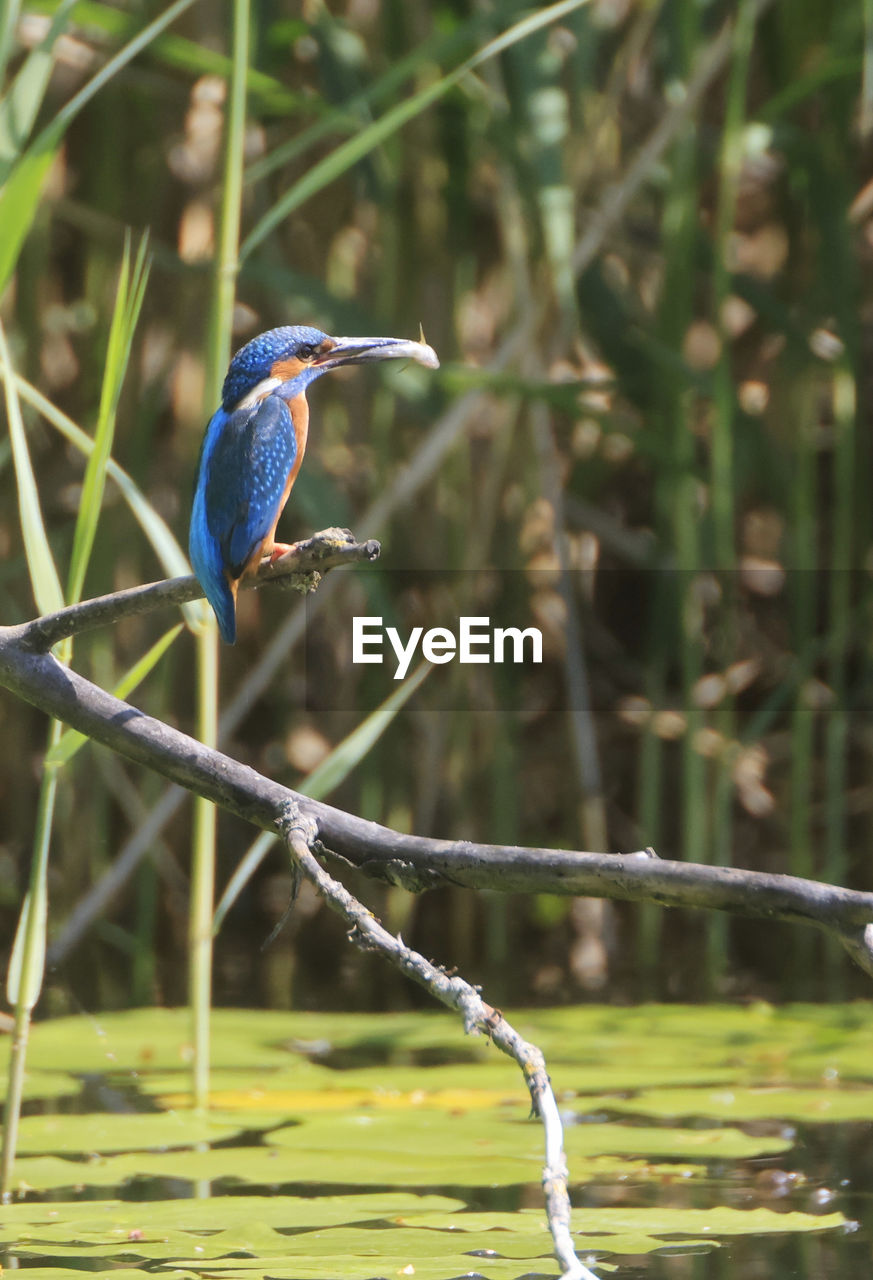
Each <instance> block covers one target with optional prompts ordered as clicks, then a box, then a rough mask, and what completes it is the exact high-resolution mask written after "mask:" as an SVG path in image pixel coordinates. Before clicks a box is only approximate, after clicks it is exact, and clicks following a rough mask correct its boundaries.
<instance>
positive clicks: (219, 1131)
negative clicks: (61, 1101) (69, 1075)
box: [18, 1111, 241, 1155]
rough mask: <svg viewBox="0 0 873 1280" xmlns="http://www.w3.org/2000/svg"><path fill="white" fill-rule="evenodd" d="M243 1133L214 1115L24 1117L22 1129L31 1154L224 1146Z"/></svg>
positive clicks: (21, 1146) (23, 1145)
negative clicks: (201, 1145) (227, 1140)
mask: <svg viewBox="0 0 873 1280" xmlns="http://www.w3.org/2000/svg"><path fill="white" fill-rule="evenodd" d="M239 1132H241V1128H240V1125H239V1122H238V1121H234V1122H233V1125H230V1124H229V1123H227V1122H224V1123H222V1122H221V1120H220V1119H219V1118H217V1117H216V1116H214V1115H213V1116H209V1117H203V1116H197V1115H193V1114H191V1113H189V1112H172V1111H168V1112H161V1113H159V1114H157V1115H136V1114H134V1115H130V1114H122V1115H102V1114H101V1115H70V1116H68V1115H44V1116H25V1117H24V1118H23V1119H22V1121H21V1124H20V1127H19V1133H18V1150H19V1151H20V1152H21V1153H22V1154H27V1155H35V1154H37V1153H48V1152H51V1153H68V1154H69V1153H72V1152H75V1153H77V1154H85V1155H87V1154H90V1153H92V1152H95V1153H100V1152H107V1151H148V1150H152V1151H153V1150H156V1149H157V1150H160V1149H163V1148H167V1147H190V1146H194V1145H195V1144H196V1143H202V1142H216V1141H222V1140H224V1139H226V1138H228V1137H233V1136H234V1135H235V1134H237V1133H239Z"/></svg>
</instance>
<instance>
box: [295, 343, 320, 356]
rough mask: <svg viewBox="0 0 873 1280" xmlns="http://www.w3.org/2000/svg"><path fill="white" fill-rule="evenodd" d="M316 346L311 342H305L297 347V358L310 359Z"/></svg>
mask: <svg viewBox="0 0 873 1280" xmlns="http://www.w3.org/2000/svg"><path fill="white" fill-rule="evenodd" d="M317 350H318V348H317V347H316V346H315V345H314V344H313V343H311V342H305V343H304V344H303V346H302V347H298V348H297V358H298V360H311V359H312V358H313V356H314V355H315V353H316V351H317Z"/></svg>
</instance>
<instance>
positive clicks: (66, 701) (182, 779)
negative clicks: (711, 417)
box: [0, 543, 873, 976]
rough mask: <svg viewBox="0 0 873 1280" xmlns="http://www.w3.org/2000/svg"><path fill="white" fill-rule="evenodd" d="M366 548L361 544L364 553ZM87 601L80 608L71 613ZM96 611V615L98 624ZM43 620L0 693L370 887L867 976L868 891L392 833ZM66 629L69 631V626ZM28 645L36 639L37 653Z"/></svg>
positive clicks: (871, 927) (13, 634) (872, 930)
mask: <svg viewBox="0 0 873 1280" xmlns="http://www.w3.org/2000/svg"><path fill="white" fill-rule="evenodd" d="M354 545H355V546H357V544H354ZM369 545H370V544H366V543H365V544H363V546H364V547H365V548H366V547H368V546H369ZM364 558H368V557H364ZM342 562H345V556H343V558H342ZM178 581H184V580H178ZM157 585H158V587H162V586H163V585H164V584H157ZM120 594H121V595H123V596H126V594H127V593H120ZM108 599H109V600H111V599H112V597H109V598H108ZM149 600H150V603H149V605H148V606H147V607H149V608H154V607H157V604H156V601H157V602H158V603H163V602H165V596H163V595H161V593H160V592H159V591H158V592H157V593H155V592H154V589H153V593H152V595H151V596H150V597H149ZM93 603H95V602H92V601H87V602H85V604H83V605H82V606H79V608H81V609H86V607H87V606H88V605H91V604H93ZM107 607H108V606H106V605H101V609H103V610H104V612H103V613H102V617H103V618H105V617H106V612H105V610H106V608H107ZM98 612H99V610H98ZM70 613H71V611H68V610H65V611H64V612H63V614H58V615H54V616H55V618H63V617H65V615H69V614H70ZM115 616H118V615H117V614H116V615H115ZM48 622H49V619H38V620H37V621H36V622H33V623H27V624H24V625H22V626H19V627H4V628H0V685H4V686H5V687H6V688H8V689H10V690H11V691H12V692H13V693H16V694H17V695H18V696H19V697H21V698H23V699H24V700H25V701H26V702H29V703H31V704H32V705H33V706H35V707H38V708H40V710H42V711H44V712H45V713H46V714H47V715H50V716H55V717H56V718H57V719H59V720H63V721H64V722H65V723H67V724H69V725H72V726H73V727H74V728H76V729H79V730H80V731H81V732H82V733H85V734H87V736H88V737H90V738H93V739H94V740H95V741H96V742H100V743H102V744H103V745H104V746H108V747H111V748H112V750H114V751H117V752H118V753H119V754H120V755H122V756H124V757H126V758H127V759H128V760H133V761H135V762H136V763H138V764H143V765H145V766H146V767H147V768H150V769H153V770H155V772H157V773H160V774H162V775H163V776H164V777H166V778H169V779H170V780H171V781H173V782H176V783H178V784H179V785H181V786H182V787H184V788H186V789H187V790H188V791H191V792H193V793H194V794H196V795H200V796H204V797H205V798H206V799H208V800H211V801H213V803H215V804H217V805H219V806H220V807H221V808H223V809H226V810H228V811H229V812H231V813H235V814H237V815H238V816H240V817H242V818H245V819H246V820H247V821H249V822H251V823H253V824H254V825H255V826H258V827H262V828H264V829H265V830H270V831H276V832H279V830H280V822H281V820H282V815H283V813H284V812H285V808H286V806H287V805H288V804H289V803H291V802H294V803H298V804H299V806H300V811H301V812H302V813H303V814H304V815H305V816H306V817H307V818H309V819H311V820H312V821H314V822H315V823H316V826H317V830H318V841H319V846H320V850H321V851H322V852H324V853H325V854H330V853H332V854H334V855H336V856H337V857H339V858H341V859H343V860H344V861H345V862H347V863H349V864H351V865H354V866H356V867H358V868H359V869H360V870H362V871H363V872H364V873H365V874H367V875H369V876H371V877H373V878H374V879H377V880H382V881H387V882H389V883H391V884H399V885H402V886H403V887H405V888H407V889H411V890H422V889H427V888H431V887H434V886H436V885H439V884H445V883H451V884H454V885H462V886H464V887H466V888H470V889H491V890H494V889H499V890H502V891H504V892H515V893H554V894H570V895H578V896H588V897H598V898H611V899H616V900H625V901H647V902H658V903H660V904H661V905H662V906H681V907H704V908H708V909H714V910H719V911H730V912H733V913H736V914H740V915H749V916H758V917H763V918H765V919H770V920H787V921H791V922H794V923H803V924H811V925H815V926H816V927H818V928H821V929H823V930H825V931H826V932H829V933H831V934H833V935H834V936H836V937H837V938H838V939H839V941H840V942H841V943H842V945H843V946H845V947H846V949H847V950H848V951H849V954H850V955H851V956H852V958H853V959H854V960H855V961H856V962H857V963H858V964H859V965H860V966H861V967H862V968H863V969H864V970H865V971H866V972H867V973H869V974H870V975H871V976H873V894H871V893H859V892H856V891H854V890H851V889H842V888H839V887H836V886H832V885H825V884H819V883H817V882H816V881H812V880H802V879H800V878H798V877H796V876H787V875H771V874H768V873H764V872H756V871H740V870H736V869H733V868H725V867H712V866H700V865H697V864H695V863H686V862H669V861H666V860H664V861H662V860H661V859H659V858H658V857H657V855H655V854H654V852H653V851H652V850H646V851H645V852H642V853H635V854H629V855H624V856H621V855H619V856H616V855H614V854H605V853H571V852H565V851H563V850H556V849H523V848H516V847H512V846H503V845H481V844H471V843H468V842H466V841H452V840H433V839H430V838H428V837H425V836H415V835H406V834H403V833H401V832H398V831H392V830H390V829H389V828H387V827H382V826H380V825H379V824H378V823H375V822H368V821H366V820H365V819H363V818H358V817H356V816H354V815H353V814H350V813H345V812H344V811H342V810H340V809H335V808H333V807H332V806H331V805H327V804H323V803H321V802H318V801H315V800H310V799H308V798H306V797H304V796H300V795H298V794H297V793H296V792H294V791H291V790H290V789H289V788H287V787H283V786H281V785H280V784H279V783H277V782H273V781H272V780H271V779H269V778H265V777H263V776H262V775H261V774H259V773H256V772H255V770H254V769H250V768H248V767H247V766H246V765H242V764H240V763H239V762H238V761H236V760H233V759H232V758H231V757H229V756H226V755H224V754H223V753H222V752H219V751H213V750H210V749H209V748H207V747H204V746H203V745H202V744H201V743H199V742H197V741H195V739H193V738H190V737H188V736H187V735H186V734H184V733H181V732H179V731H178V730H176V729H173V728H171V727H170V726H169V725H167V724H164V723H163V722H161V721H159V720H155V719H153V718H152V717H151V716H147V715H145V714H144V713H143V712H141V711H138V710H137V709H136V708H134V707H132V706H130V705H129V704H127V703H125V702H121V701H119V700H118V699H117V698H114V697H112V696H111V694H108V693H106V692H105V691H104V690H103V689H100V688H98V687H97V686H96V685H94V684H92V683H91V682H90V681H88V680H86V679H84V678H83V677H82V676H80V675H78V674H77V673H76V672H75V671H72V670H71V669H69V668H67V667H64V666H62V665H61V664H60V663H59V662H57V660H56V659H55V658H54V657H53V656H52V655H51V654H50V653H48V652H46V651H45V645H46V644H51V643H54V642H55V641H56V640H57V639H60V638H61V637H62V635H64V634H71V631H70V629H69V627H70V622H69V620H67V621H65V622H64V623H63V624H62V626H61V627H60V628H59V629H55V630H53V629H51V628H49V627H47V626H42V627H41V626H40V624H46V623H48ZM64 626H65V627H66V628H67V629H66V630H64V629H63V627H64ZM73 629H74V630H75V629H78V628H77V627H76V626H75V624H74V627H73ZM35 637H39V638H40V639H39V642H38V643H36V642H35Z"/></svg>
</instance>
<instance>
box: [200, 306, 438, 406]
mask: <svg viewBox="0 0 873 1280" xmlns="http://www.w3.org/2000/svg"><path fill="white" fill-rule="evenodd" d="M397 359H405V360H416V361H418V363H419V364H423V365H425V366H426V367H427V368H429V369H437V368H439V360H438V358H437V355H436V352H435V351H434V350H433V348H432V347H429V346H427V344H426V343H424V342H411V341H408V340H407V339H404V338H331V337H329V336H328V334H326V333H322V331H321V330H320V329H313V328H311V327H310V326H308V325H298V324H294V325H285V326H283V327H282V328H281V329H269V330H268V331H267V332H266V333H261V334H259V335H258V337H257V338H253V339H252V341H251V342H247V343H246V345H245V346H244V347H242V348H241V349H240V350H239V351H238V352H237V353H236V355H235V356H234V357H233V359H232V360H231V362H230V367H229V369H228V371H227V377H226V378H225V380H224V387H223V388H222V393H221V403H222V406H223V408H224V409H225V410H226V411H227V412H228V413H230V412H232V411H233V410H234V409H237V408H240V407H243V406H245V405H246V404H249V403H255V402H257V401H258V400H260V399H262V398H263V396H265V395H269V394H270V393H271V392H273V391H277V390H278V389H279V388H280V387H281V388H282V392H281V394H282V395H284V396H285V397H286V398H288V399H291V398H293V397H294V396H295V395H299V394H300V392H305V391H306V388H307V387H308V386H309V384H310V383H311V382H314V381H315V379H316V378H319V377H320V376H321V375H322V374H323V373H328V372H329V371H330V370H331V369H338V368H339V367H340V366H341V365H344V364H363V363H365V362H366V361H370V360H397Z"/></svg>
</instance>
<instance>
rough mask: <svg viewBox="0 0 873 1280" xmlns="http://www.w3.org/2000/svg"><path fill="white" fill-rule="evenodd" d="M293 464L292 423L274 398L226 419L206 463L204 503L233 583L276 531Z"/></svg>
mask: <svg viewBox="0 0 873 1280" xmlns="http://www.w3.org/2000/svg"><path fill="white" fill-rule="evenodd" d="M296 458H297V438H296V436H295V433H294V423H293V421H292V418H291V413H290V411H289V409H288V406H287V405H286V404H285V401H284V400H281V399H280V398H279V397H278V396H267V397H266V398H265V399H264V400H262V401H261V402H260V404H258V405H255V406H252V407H250V408H247V409H237V410H236V411H235V412H234V413H231V414H229V415H228V416H227V418H226V420H225V423H224V427H223V429H222V431H221V433H220V435H219V437H218V439H217V440H216V441H215V445H214V447H213V449H212V451H211V456H210V458H209V460H208V464H207V465H208V472H207V476H206V493H205V498H206V510H207V512H208V522H209V529H210V533H211V534H212V536H213V538H215V540H216V542H217V543H218V546H219V549H220V552H221V558H222V561H223V563H224V567H225V568H226V569H227V570H228V571H229V573H230V575H231V577H233V578H240V577H242V574H243V573H244V571H245V569H246V566H247V565H248V562H249V560H250V559H251V557H252V555H254V553H255V552H256V551H257V549H258V547H259V546H260V544H261V543H262V542H263V540H264V538H266V536H267V534H268V533H269V532H270V531H271V530H272V529H273V528H274V527H275V524H276V521H277V519H278V518H279V513H280V512H281V510H282V502H283V498H284V496H285V487H286V484H287V481H288V475H289V473H290V471H291V468H292V467H293V466H294V462H295V460H296Z"/></svg>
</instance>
